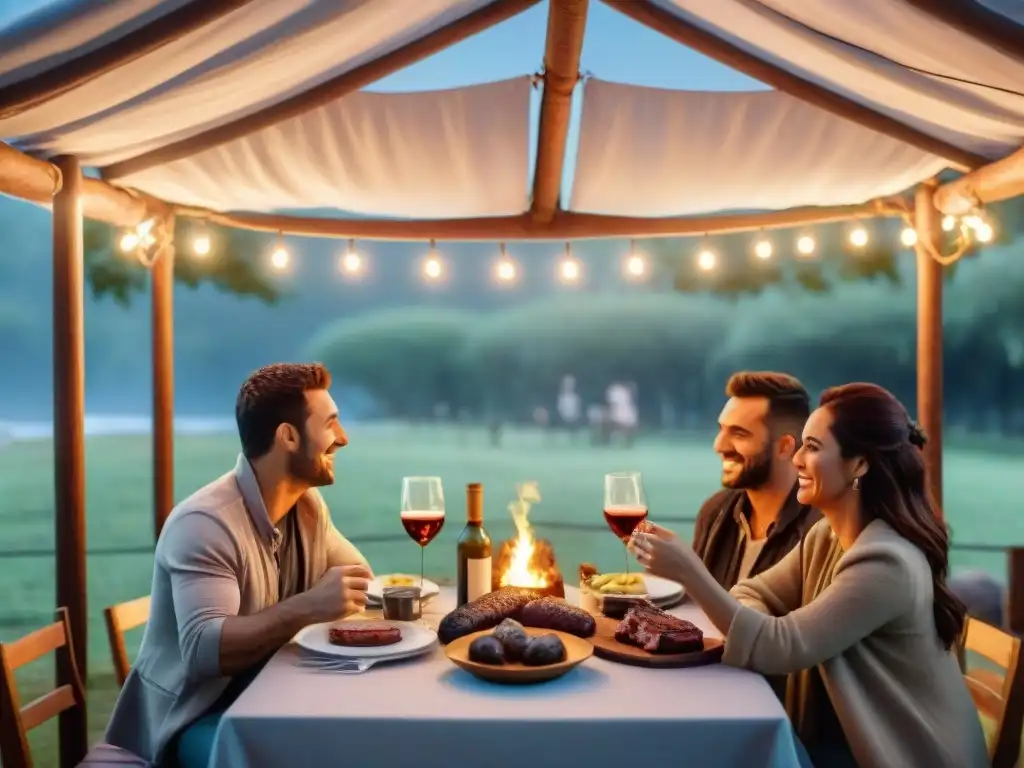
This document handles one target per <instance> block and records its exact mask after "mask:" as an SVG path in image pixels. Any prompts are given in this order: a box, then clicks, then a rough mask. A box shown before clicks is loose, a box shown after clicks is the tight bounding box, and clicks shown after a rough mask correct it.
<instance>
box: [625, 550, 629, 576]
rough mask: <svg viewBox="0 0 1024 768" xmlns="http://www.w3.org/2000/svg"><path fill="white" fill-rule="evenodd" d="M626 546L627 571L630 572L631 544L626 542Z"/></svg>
mask: <svg viewBox="0 0 1024 768" xmlns="http://www.w3.org/2000/svg"><path fill="white" fill-rule="evenodd" d="M624 545H625V547H626V573H629V544H628V543H624Z"/></svg>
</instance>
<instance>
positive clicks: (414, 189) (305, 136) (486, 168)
mask: <svg viewBox="0 0 1024 768" xmlns="http://www.w3.org/2000/svg"><path fill="white" fill-rule="evenodd" d="M531 92H532V87H531V83H530V78H529V77H519V78H516V79H514V80H505V81H502V82H498V83H489V84H487V85H474V86H469V87H467V88H457V89H454V90H450V91H425V92H421V93H399V94H392V93H367V92H360V93H353V94H351V95H349V96H346V97H345V98H344V99H341V100H340V101H337V102H335V103H333V104H331V105H329V106H326V107H321V108H320V109H316V110H314V111H312V112H308V113H306V114H304V115H302V116H301V117H297V118H294V119H292V120H287V121H285V122H283V123H279V124H277V125H275V126H272V127H270V128H266V129H264V130H262V131H259V132H258V133H255V134H253V135H250V136H247V137H246V138H244V139H238V140H236V141H233V142H230V143H228V144H223V145H221V146H219V147H215V148H213V149H209V150H207V151H205V152H201V153H199V154H197V155H193V156H192V157H187V158H184V159H182V160H177V161H175V162H173V163H169V164H167V165H161V166H158V167H156V168H151V169H149V170H146V171H141V172H140V173H137V174H134V175H131V176H127V177H125V178H123V179H121V180H120V182H119V183H121V184H124V185H126V186H129V187H135V188H137V189H141V190H143V191H145V192H148V193H150V194H151V195H155V196H156V197H159V198H161V199H164V200H174V201H175V202H178V203H182V204H185V205H197V206H202V207H205V208H212V209H214V210H224V209H231V208H234V209H244V210H252V211H266V210H279V209H288V208H337V209H339V210H342V211H349V212H352V213H358V214H366V215H379V216H395V217H399V216H402V217H410V218H421V219H441V218H463V217H465V218H470V217H476V216H514V215H516V214H519V213H522V212H523V211H524V210H526V209H527V208H528V207H529V205H530V201H529V179H530V167H529V157H530V95H531Z"/></svg>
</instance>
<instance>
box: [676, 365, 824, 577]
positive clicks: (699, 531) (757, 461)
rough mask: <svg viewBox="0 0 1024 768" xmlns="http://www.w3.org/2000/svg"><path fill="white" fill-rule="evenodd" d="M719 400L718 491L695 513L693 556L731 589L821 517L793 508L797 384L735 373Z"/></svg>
mask: <svg viewBox="0 0 1024 768" xmlns="http://www.w3.org/2000/svg"><path fill="white" fill-rule="evenodd" d="M725 394H726V395H727V396H728V398H729V401H728V402H727V403H726V404H725V408H723V409H722V413H721V415H720V416H719V418H718V426H719V429H718V437H716V438H715V452H716V453H718V454H719V455H720V456H721V457H722V485H723V486H724V488H723V490H721V491H719V492H718V493H716V494H714V495H713V496H712V497H711V498H709V499H708V500H707V501H705V502H704V505H703V506H702V507H701V510H700V513H699V514H698V515H697V525H696V528H695V529H694V534H693V549H694V551H695V552H696V553H697V555H698V556H699V557H700V558H701V560H703V561H704V565H706V566H707V568H708V570H709V571H711V573H712V575H714V577H715V579H717V581H718V583H719V584H721V585H722V586H723V587H725V588H726V589H731V588H732V587H733V586H734V585H735V584H736V583H737V582H738V581H742V580H743V579H746V578H749V577H751V576H756V575H757V574H759V573H761V572H762V571H765V570H767V569H768V568H771V567H772V566H773V565H775V564H776V563H777V562H779V561H780V560H781V559H782V558H783V557H785V555H786V554H787V553H788V552H789V551H790V550H791V549H793V547H795V546H796V545H797V544H799V543H800V540H801V539H802V538H803V536H804V534H805V533H807V531H808V530H810V528H811V526H812V525H814V524H815V523H816V522H817V521H818V520H820V519H821V513H820V512H818V511H817V510H814V509H811V508H810V507H805V506H804V505H802V504H800V503H799V502H798V501H797V500H796V490H797V489H796V469H795V468H794V467H793V463H792V459H793V454H794V453H795V452H796V450H797V448H799V446H800V435H801V434H802V432H803V428H804V422H805V421H807V417H808V416H809V415H810V410H811V408H810V398H809V397H808V394H807V390H806V389H804V386H803V384H801V383H800V382H799V381H798V380H797V379H795V378H793V377H792V376H788V375H786V374H784V373H773V372H741V373H736V374H733V376H732V377H730V379H729V381H728V383H727V384H726V387H725Z"/></svg>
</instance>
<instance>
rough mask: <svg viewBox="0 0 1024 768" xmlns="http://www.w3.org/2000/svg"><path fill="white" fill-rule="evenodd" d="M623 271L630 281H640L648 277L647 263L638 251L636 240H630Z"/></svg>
mask: <svg viewBox="0 0 1024 768" xmlns="http://www.w3.org/2000/svg"><path fill="white" fill-rule="evenodd" d="M623 271H624V273H625V275H626V278H627V279H629V280H640V279H642V278H644V277H646V276H647V261H646V260H645V259H644V257H643V255H641V254H640V253H639V252H638V251H637V249H636V240H630V242H629V253H628V254H626V261H625V263H624V264H623Z"/></svg>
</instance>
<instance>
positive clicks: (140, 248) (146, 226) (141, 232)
mask: <svg viewBox="0 0 1024 768" xmlns="http://www.w3.org/2000/svg"><path fill="white" fill-rule="evenodd" d="M155 225H156V219H146V220H145V221H143V222H141V223H140V224H139V225H138V226H136V227H135V229H134V230H131V229H130V230H128V231H126V232H124V233H123V234H122V235H121V239H120V240H119V241H118V246H119V247H120V249H121V250H122V251H123V252H124V253H135V254H142V253H143V252H145V251H148V250H149V249H150V248H151V247H152V246H153V244H154V243H156V237H155V236H154V234H153V227H154V226H155ZM140 258H141V256H140Z"/></svg>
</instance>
